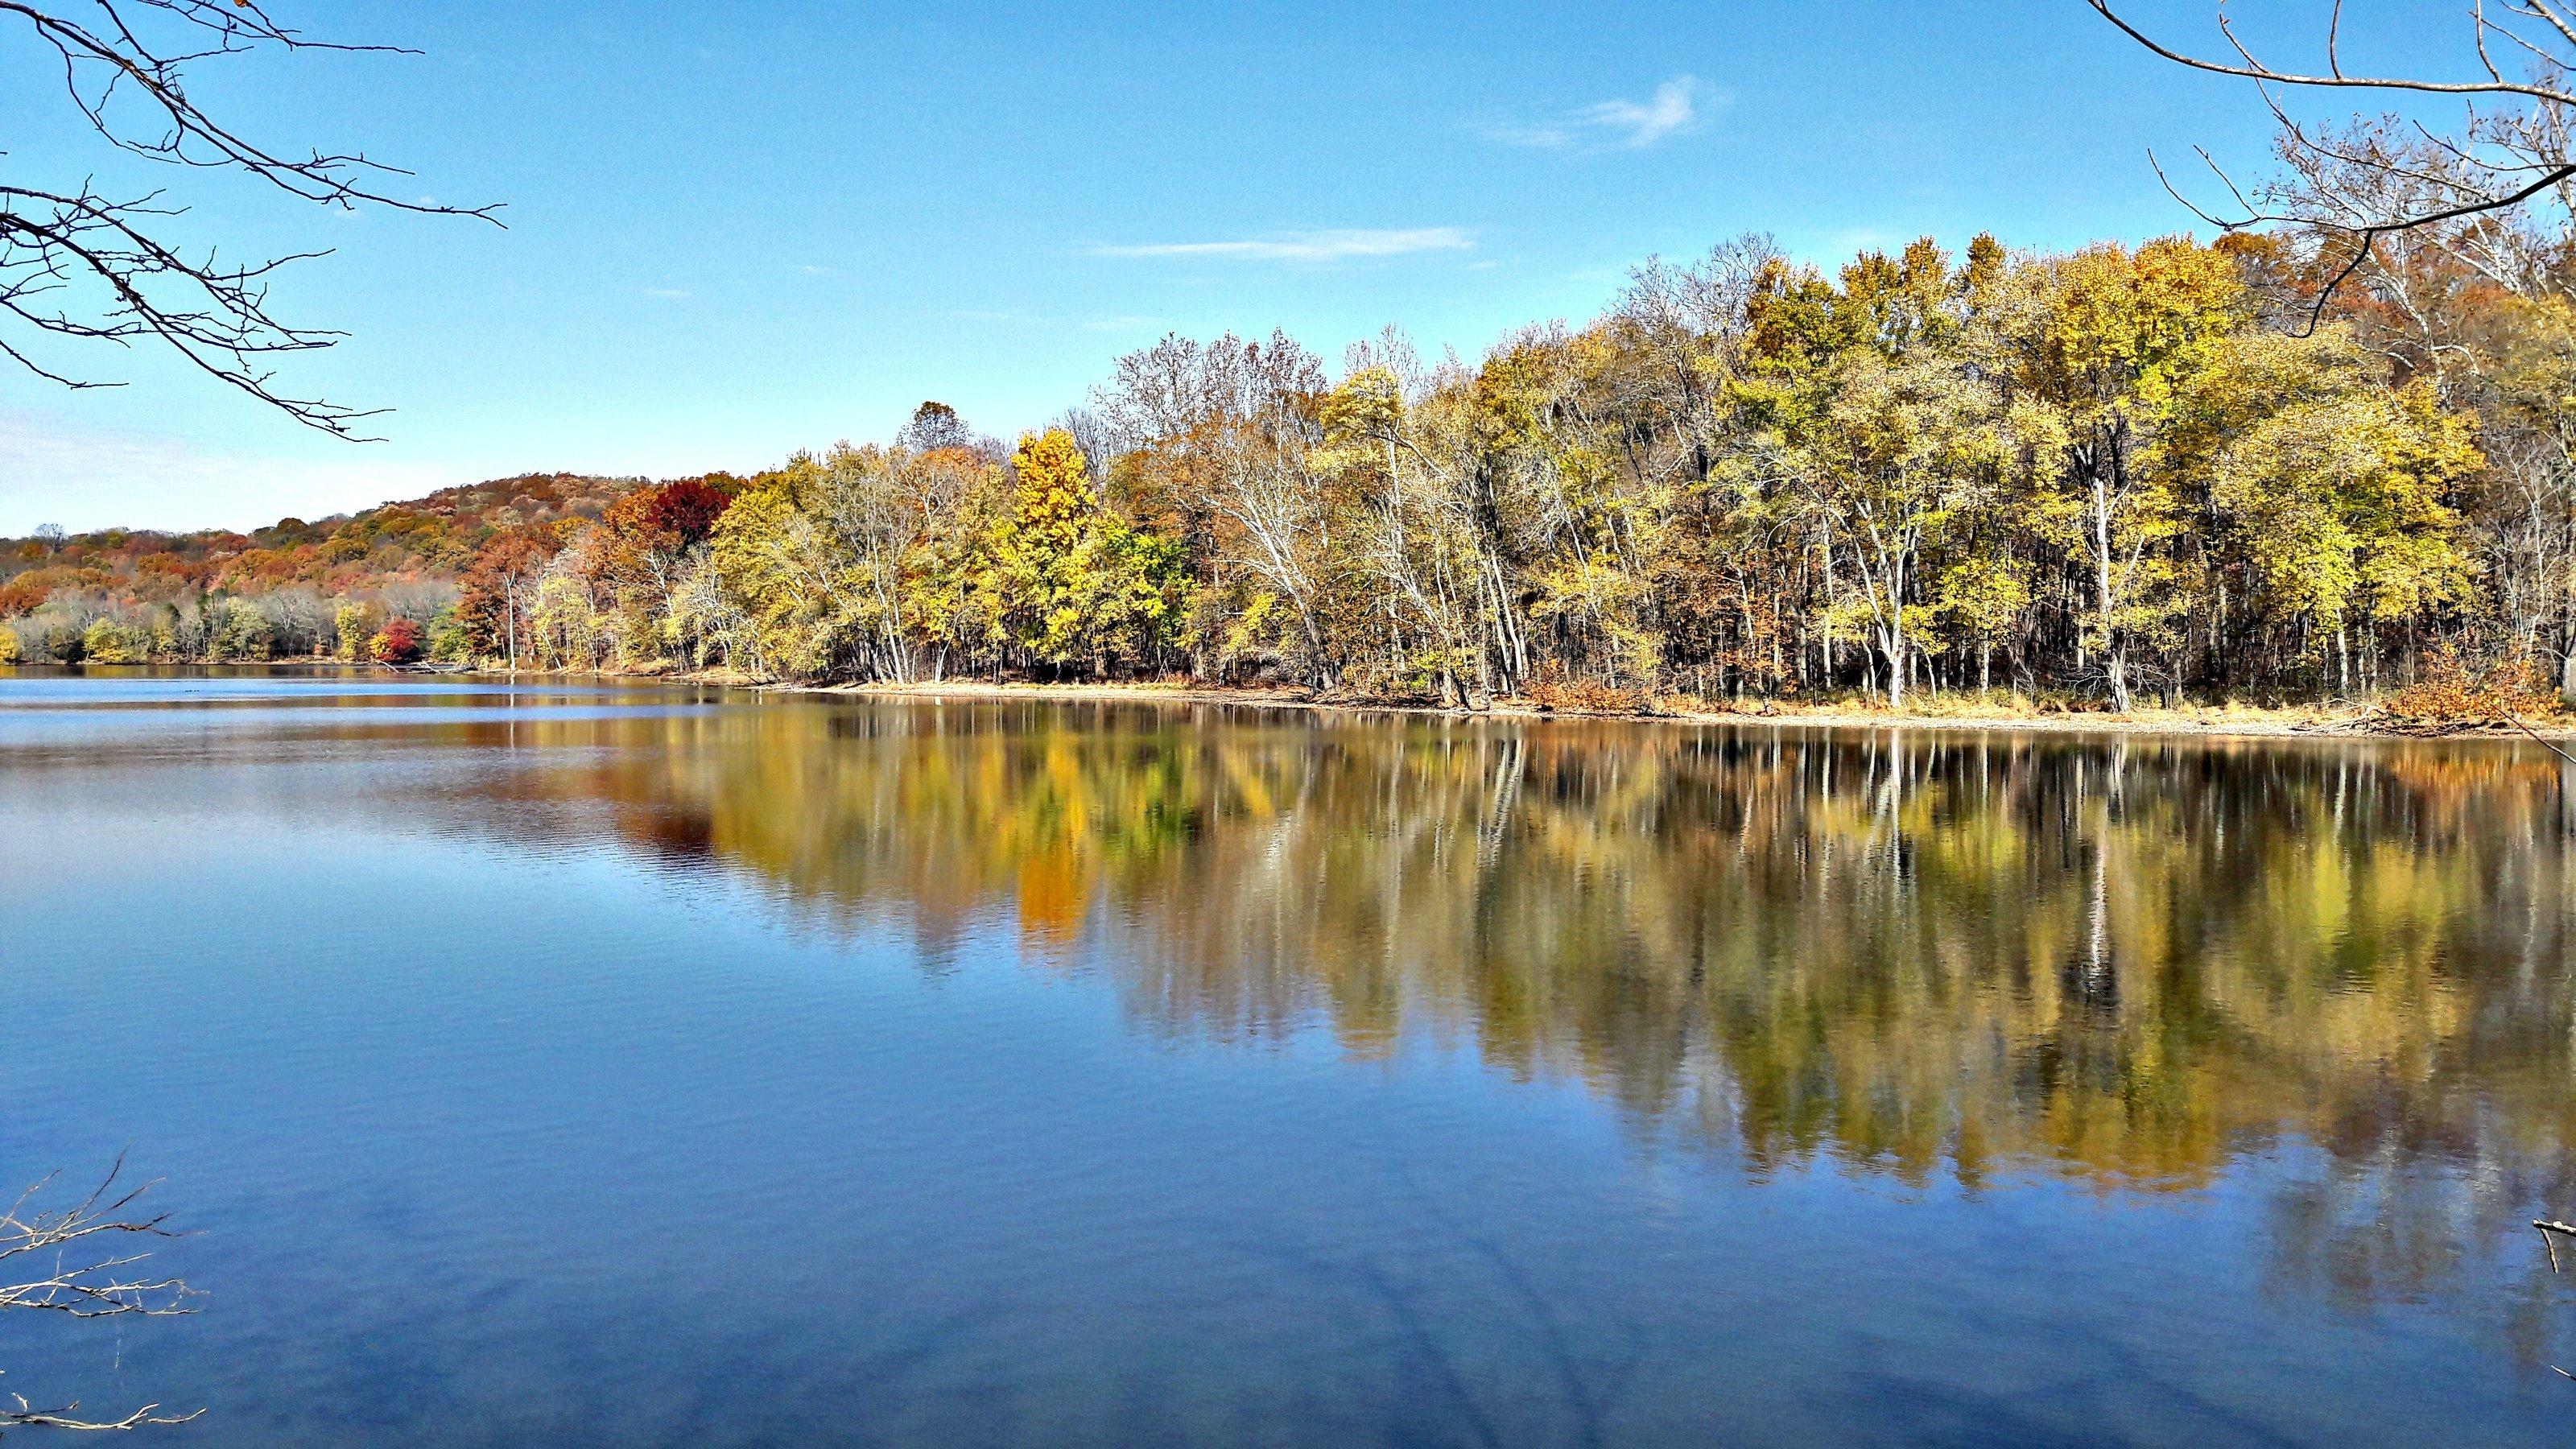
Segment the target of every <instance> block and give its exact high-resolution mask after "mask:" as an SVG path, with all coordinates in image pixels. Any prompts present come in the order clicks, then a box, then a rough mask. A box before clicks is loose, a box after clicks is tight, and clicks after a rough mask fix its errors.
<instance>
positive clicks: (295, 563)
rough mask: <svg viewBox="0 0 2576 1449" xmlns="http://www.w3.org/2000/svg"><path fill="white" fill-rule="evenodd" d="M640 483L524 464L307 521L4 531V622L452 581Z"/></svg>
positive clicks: (592, 512)
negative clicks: (505, 548)
mask: <svg viewBox="0 0 2576 1449" xmlns="http://www.w3.org/2000/svg"><path fill="white" fill-rule="evenodd" d="M647 481H648V480H646V479H642V478H600V477H593V476H590V475H588V474H581V473H527V474H522V475H520V476H519V477H516V478H496V479H493V480H491V481H490V482H485V483H469V484H466V485H464V486H462V487H457V488H443V489H440V490H439V491H438V492H436V493H432V494H430V495H429V496H428V497H426V498H417V499H412V500H410V501H408V502H402V503H387V504H384V505H382V506H381V507H377V508H370V509H368V510H366V511H365V512H363V513H357V514H352V515H348V516H345V517H334V518H325V519H322V520H320V521H318V522H313V523H307V522H305V521H304V520H303V519H300V518H281V519H279V520H278V521H277V522H275V523H273V524H271V525H269V526H268V527H266V528H257V529H253V530H251V531H250V532H248V533H235V532H230V531H227V530H221V529H209V530H203V531H200V532H195V533H159V532H153V531H150V530H144V529H123V528H117V529H105V530H101V531H99V532H96V533H80V534H70V535H66V536H63V537H59V538H53V537H35V538H16V539H6V540H0V619H6V618H10V617H14V616H18V615H23V614H27V613H31V612H33V611H34V610H36V609H38V608H40V607H42V606H43V605H44V604H45V603H46V602H47V601H48V600H51V599H55V598H57V597H58V596H65V597H67V596H73V595H78V596H83V597H85V598H87V599H91V600H95V601H96V602H98V603H101V604H108V605H136V604H158V603H168V602H171V601H173V600H176V599H180V598H183V597H188V596H193V595H201V594H209V593H225V594H240V595H259V594H265V593H270V592H274V591H276V590H279V589H283V588H288V587H292V586H298V585H301V586H304V587H309V588H311V589H312V590H313V591H314V592H315V593H317V594H319V595H320V596H322V597H324V598H345V597H351V596H357V595H376V594H381V593H383V592H384V591H385V590H386V589H388V588H400V587H402V586H407V585H433V586H435V585H442V584H453V583H454V582H455V580H456V579H457V577H458V576H459V575H460V574H462V573H463V572H464V570H465V567H466V565H467V563H468V562H469V561H471V560H472V558H473V557H474V552H475V550H476V549H479V548H481V547H482V546H483V544H484V543H485V542H486V541H488V540H489V539H491V538H492V537H493V536H494V535H495V534H498V533H501V532H504V531H506V530H509V529H513V528H519V527H522V526H524V525H529V524H540V525H541V524H549V523H555V522H559V521H561V520H564V519H568V518H597V517H598V516H599V515H600V513H601V512H602V511H603V510H604V509H606V508H607V507H608V505H609V504H610V503H612V502H614V501H616V499H617V497H618V496H619V495H620V494H623V493H625V492H627V491H629V490H630V489H634V488H638V487H641V486H643V485H644V484H645V483H646V482H647Z"/></svg>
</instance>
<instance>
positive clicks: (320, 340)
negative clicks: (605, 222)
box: [0, 0, 501, 439]
mask: <svg viewBox="0 0 2576 1449" xmlns="http://www.w3.org/2000/svg"><path fill="white" fill-rule="evenodd" d="M12 22H23V23H24V24H25V25H26V26H27V27H28V28H29V29H30V30H31V31H32V33H33V34H34V36H35V37H36V39H37V40H38V41H39V42H41V43H42V44H44V45H46V46H48V47H50V48H51V50H52V51H53V53H54V55H55V57H56V58H57V60H58V61H59V63H60V68H61V80H62V84H63V87H64V91H65V93H66V95H67V96H68V97H69V99H70V101H71V103H72V105H73V106H74V107H75V108H77V109H78V110H79V112H80V114H81V116H82V117H83V118H84V119H85V120H86V121H87V122H88V124H89V125H90V127H91V128H92V129H93V130H95V131H96V132H97V133H98V134H99V135H100V136H101V137H102V138H104V139H105V140H106V141H107V142H108V143H109V144H110V145H112V146H114V147H115V148H116V149H118V150H120V151H123V152H125V153H127V154H129V155H132V156H138V157H142V158H144V159H147V160H150V161H155V162H160V163H165V164H169V165H175V166H181V167H186V168H191V169H196V170H216V171H230V172H234V173H237V174H243V175H248V176H251V177H254V178H256V179H258V180H259V181H261V182H264V183H266V184H267V185H268V186H270V187H273V188H275V189H277V190H279V191H282V192H284V193H286V194H287V195H288V196H291V197H293V198H295V199H297V200H300V201H307V202H313V203H316V204H319V205H323V206H330V207H337V208H339V209H341V210H355V209H357V208H358V207H360V206H379V207H386V208H390V209H392V210H396V211H404V212H413V213H418V214H423V215H434V216H466V217H474V218H478V219H480V220H483V221H488V222H491V223H492V224H493V225H495V226H498V225H500V224H501V223H500V219H499V217H498V215H497V214H496V213H497V211H498V208H497V207H495V206H450V205H444V204H441V203H439V202H437V201H434V200H431V199H428V198H419V199H405V198H403V197H400V196H397V195H394V194H392V192H391V191H390V189H389V188H388V187H387V185H386V183H387V182H389V181H391V180H392V179H394V178H398V177H407V176H409V175H410V174H411V173H409V172H407V171H404V170H402V169H401V168H399V167H395V166H389V165H386V164H385V163H382V162H379V161H375V160H372V159H370V158H369V157H367V156H366V155H365V154H364V153H359V152H350V153H332V152H324V151H320V150H313V151H309V152H307V153H306V154H304V155H302V156H295V155H292V154H289V153H287V152H284V151H281V150H278V149H276V148H273V147H270V146H266V145H263V144H261V143H259V142H256V141H254V140H252V139H250V138H249V137H248V136H246V135H245V134H244V133H242V132H241V131H239V130H238V129H236V128H234V127H233V126H230V125H228V124H226V123H225V122H223V121H222V120H220V119H218V118H217V117H216V116H214V115H213V114H211V113H209V112H208V111H207V110H205V109H204V108H203V107H202V106H201V105H200V104H199V103H198V102H197V101H196V100H195V99H194V97H193V96H192V94H191V92H190V91H189V89H188V85H187V68H188V67H189V66H190V65H192V64H195V63H198V62H204V61H209V60H214V59H218V58H221V57H224V56H232V55H242V54H248V53H251V52H254V51H258V50H262V49H285V50H289V51H297V50H324V51H340V52H391V53H400V54H408V53H410V52H407V51H401V50H400V49H399V48H398V47H393V46H371V45H351V44H342V43H337V42H326V41H317V40H312V39H309V38H307V37H305V36H304V35H303V34H302V33H301V32H299V31H296V30H293V29H290V28H288V27H287V26H285V25H283V24H280V23H279V22H278V21H276V20H274V19H273V18H271V17H270V15H269V14H268V12H267V10H266V8H265V7H264V6H263V5H262V4H261V3H258V0H0V24H6V23H12ZM183 213H184V208H179V207H173V206H167V205H164V204H162V201H161V193H160V192H157V191H155V192H150V193H146V194H143V195H139V196H108V195H103V194H101V193H100V192H99V191H98V190H97V189H96V188H95V187H94V186H93V185H92V184H91V183H89V182H86V181H84V182H82V183H81V184H79V185H78V186H54V187H45V186H40V185H34V184H21V183H19V182H18V181H16V180H14V179H11V178H9V177H7V176H5V175H0V324H15V325H16V326H17V327H19V328H22V329H25V330H28V331H31V332H35V333H41V334H47V335H50V336H53V337H59V338H68V339H74V340H78V341H86V342H107V343H114V344H116V345H119V346H125V345H130V344H131V343H132V342H133V341H135V340H137V339H143V340H152V341H158V342H160V343H163V344H166V345H168V346H169V347H171V348H173V349H174V350H176V351H177V352H178V353H179V354H180V355H181V356H182V357H184V358H186V359H187V361H188V362H189V363H190V364H191V365H192V366H194V367H196V368H197V369H199V370H200V371H203V372H205V373H206V374H207V375H208V376H210V377H213V378H214V379H215V380H217V381H218V382H221V383H223V384H225V385H226V386H229V387H232V388H235V389H238V390H239V391H242V392H245V393H248V394H249V395H251V396H252V397H254V398H257V399H259V400H260V401H261V402H264V403H267V404H269V405H270V406H272V407H275V408H278V409H280V410H281V411H283V412H285V413H286V414H287V415H288V416H290V417H292V418H294V419H295V420H296V421H298V422H301V423H304V424H306V425H307V426H310V427H314V428H318V429H321V430H322V431H325V432H329V433H334V434H337V435H339V436H341V437H345V438H352V439H357V438H358V437H359V434H358V433H357V432H355V431H354V430H353V427H352V425H353V424H354V423H356V422H357V421H358V420H360V419H363V418H367V417H371V416H374V415H375V414H376V412H377V411H380V410H374V409H357V408H350V407H346V406H342V405H340V404H336V403H332V402H328V401H326V400H324V399H320V398H311V397H301V396H297V395H295V394H292V393H289V392H287V391H284V390H282V389H281V388H280V387H279V386H278V385H277V383H276V381H275V374H274V373H273V372H272V371H270V370H269V369H267V368H266V367H264V366H263V365H261V363H260V361H259V360H260V359H261V358H264V357H267V356H270V355H273V354H278V353H296V352H312V351H318V350H321V349H323V348H327V347H330V346H332V345H334V344H336V343H337V342H339V341H340V340H341V337H342V336H343V335H344V334H342V333H339V332H336V331H331V330H328V329H322V328H310V327H301V326H297V325H294V324H292V323H289V322H287V321H285V320H283V319H281V318H280V317H278V316H277V315H276V314H275V313H274V312H272V311H271V310H270V305H269V298H268V292H267V286H266V283H267V280H268V278H269V277H270V275H271V274H272V273H274V272H275V271H276V270H277V269H278V268H279V267H281V266H284V265H285V264H287V263H289V262H295V261H303V260H310V259H312V258H314V257H319V256H324V255H327V254H328V253H327V252H322V251H315V252H301V253H295V254H292V255H288V256H283V257H277V258H272V259H270V260H267V261H263V262H258V263H254V264H249V265H238V264H227V263H224V262H222V261H220V260H219V259H218V257H217V255H216V253H215V252H213V251H212V250H209V251H207V252H206V253H205V254H204V255H203V256H202V257H200V256H196V255H192V254H184V253H183V252H182V251H181V249H180V248H179V247H178V246H177V245H175V244H174V243H172V242H169V241H167V240H165V239H164V237H163V235H162V232H163V228H164V227H165V226H166V225H167V223H168V222H169V221H170V219H172V218H175V217H178V216H180V215H182V214H183ZM0 353H6V354H7V356H8V357H9V358H10V359H12V360H14V361H15V362H17V363H18V364H19V365H21V366H23V367H25V368H26V369H27V370H28V371H30V372H33V373H34V374H36V375H37V376H39V377H43V378H46V379H48V380H50V381H53V382H56V383H59V384H62V385H64V386H67V387H76V388H79V387H97V386H113V385H115V384H109V383H100V382H96V381H93V380H90V379H86V378H80V377H75V376H74V375H73V374H72V373H71V372H69V371H68V370H66V369H63V368H61V367H60V366H59V365H51V364H47V363H42V362H39V361H37V360H36V359H35V357H34V356H33V355H31V353H30V352H29V351H28V350H27V348H26V347H25V346H24V345H23V344H21V343H17V342H12V341H9V340H6V339H0Z"/></svg>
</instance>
